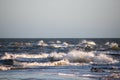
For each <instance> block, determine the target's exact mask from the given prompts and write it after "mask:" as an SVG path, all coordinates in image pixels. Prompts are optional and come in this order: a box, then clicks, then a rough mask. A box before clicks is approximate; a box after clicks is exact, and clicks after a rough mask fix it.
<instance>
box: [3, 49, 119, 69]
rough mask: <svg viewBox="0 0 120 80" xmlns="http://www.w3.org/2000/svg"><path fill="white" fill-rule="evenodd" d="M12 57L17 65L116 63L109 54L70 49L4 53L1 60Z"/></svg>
mask: <svg viewBox="0 0 120 80" xmlns="http://www.w3.org/2000/svg"><path fill="white" fill-rule="evenodd" d="M5 59H13V60H14V64H13V65H19V66H23V67H31V66H62V65H85V64H90V63H97V64H101V63H102V64H103V63H104V64H110V63H116V62H117V60H114V59H113V58H112V57H111V56H109V55H106V54H103V53H100V54H97V55H96V54H95V52H93V51H91V52H84V51H77V50H72V51H70V52H68V53H57V52H52V53H50V54H47V53H42V54H26V53H22V54H12V53H5V54H4V55H3V56H2V57H1V60H5Z"/></svg>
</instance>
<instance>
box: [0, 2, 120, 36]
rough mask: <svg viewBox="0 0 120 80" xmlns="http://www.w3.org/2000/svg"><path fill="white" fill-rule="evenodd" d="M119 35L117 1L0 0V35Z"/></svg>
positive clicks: (119, 4) (119, 24)
mask: <svg viewBox="0 0 120 80" xmlns="http://www.w3.org/2000/svg"><path fill="white" fill-rule="evenodd" d="M110 37H111V38H120V0H0V38H110Z"/></svg>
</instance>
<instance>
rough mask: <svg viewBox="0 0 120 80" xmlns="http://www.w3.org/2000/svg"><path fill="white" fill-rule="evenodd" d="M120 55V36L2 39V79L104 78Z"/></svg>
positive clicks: (113, 70) (85, 79)
mask: <svg viewBox="0 0 120 80" xmlns="http://www.w3.org/2000/svg"><path fill="white" fill-rule="evenodd" d="M119 56H120V39H78V38H77V39H75V38H73V39H72V38H67V39H65V38H58V39H0V70H1V71H0V80H104V77H106V76H108V75H110V74H112V73H114V72H117V73H119V66H120V65H119V60H120V58H119ZM94 64H95V66H94ZM96 65H99V66H96ZM103 65H104V66H103ZM93 67H101V68H100V70H101V71H100V72H96V71H91V68H93Z"/></svg>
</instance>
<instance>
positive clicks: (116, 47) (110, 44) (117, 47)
mask: <svg viewBox="0 0 120 80" xmlns="http://www.w3.org/2000/svg"><path fill="white" fill-rule="evenodd" d="M105 45H106V46H108V47H109V48H110V49H113V50H120V47H119V45H118V43H115V42H112V43H110V42H106V43H105Z"/></svg>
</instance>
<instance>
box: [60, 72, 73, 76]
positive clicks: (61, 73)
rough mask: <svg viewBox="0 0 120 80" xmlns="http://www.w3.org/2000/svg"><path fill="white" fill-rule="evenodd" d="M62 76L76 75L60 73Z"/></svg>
mask: <svg viewBox="0 0 120 80" xmlns="http://www.w3.org/2000/svg"><path fill="white" fill-rule="evenodd" d="M58 75H60V76H75V75H74V74H66V73H58Z"/></svg>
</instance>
